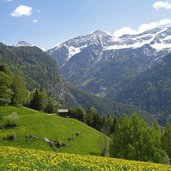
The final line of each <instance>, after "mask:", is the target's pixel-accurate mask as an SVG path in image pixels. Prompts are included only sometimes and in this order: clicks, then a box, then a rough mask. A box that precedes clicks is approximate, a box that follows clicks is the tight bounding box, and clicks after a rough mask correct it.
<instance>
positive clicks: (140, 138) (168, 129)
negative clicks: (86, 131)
mask: <svg viewBox="0 0 171 171" xmlns="http://www.w3.org/2000/svg"><path fill="white" fill-rule="evenodd" d="M110 156H112V157H117V158H124V159H131V160H140V161H153V162H156V163H167V164H169V163H170V160H171V125H166V126H165V127H164V128H161V127H160V126H159V124H158V123H157V122H154V123H153V124H152V125H148V124H147V122H145V121H144V120H143V119H142V118H141V117H139V115H138V114H136V113H133V114H132V116H131V117H130V118H129V117H128V116H126V115H123V116H121V117H120V119H118V120H117V123H116V125H115V129H114V132H113V134H112V141H111V144H110Z"/></svg>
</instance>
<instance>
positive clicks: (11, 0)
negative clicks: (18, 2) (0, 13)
mask: <svg viewBox="0 0 171 171" xmlns="http://www.w3.org/2000/svg"><path fill="white" fill-rule="evenodd" d="M4 1H6V2H13V1H14V0H4Z"/></svg>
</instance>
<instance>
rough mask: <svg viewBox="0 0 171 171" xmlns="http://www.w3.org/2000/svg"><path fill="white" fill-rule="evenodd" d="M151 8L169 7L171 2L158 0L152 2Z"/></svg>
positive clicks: (170, 7)
mask: <svg viewBox="0 0 171 171" xmlns="http://www.w3.org/2000/svg"><path fill="white" fill-rule="evenodd" d="M153 8H154V9H156V10H159V9H162V8H163V9H171V3H169V2H167V1H158V2H155V3H154V4H153Z"/></svg>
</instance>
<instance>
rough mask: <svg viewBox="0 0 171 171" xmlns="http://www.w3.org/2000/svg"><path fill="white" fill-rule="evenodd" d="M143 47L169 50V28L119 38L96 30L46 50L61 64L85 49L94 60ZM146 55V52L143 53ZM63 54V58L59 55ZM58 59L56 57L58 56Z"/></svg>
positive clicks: (158, 28)
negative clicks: (106, 52)
mask: <svg viewBox="0 0 171 171" xmlns="http://www.w3.org/2000/svg"><path fill="white" fill-rule="evenodd" d="M145 45H149V46H150V47H151V48H152V49H154V50H156V52H159V51H161V50H164V49H165V50H167V51H170V50H171V27H168V26H163V25H162V26H160V27H159V26H158V27H156V28H153V29H151V30H146V31H144V32H142V33H137V34H132V35H128V34H125V35H122V36H120V37H116V36H112V35H111V34H108V33H106V32H104V31H101V30H96V31H94V32H92V33H90V34H88V35H83V36H78V37H76V38H73V39H70V40H68V41H66V42H64V43H61V44H58V45H57V46H56V47H54V48H52V49H50V50H48V53H49V54H54V53H55V54H56V55H55V56H56V57H57V58H60V61H61V63H62V64H63V63H67V62H68V61H70V60H71V58H72V57H73V56H75V55H76V54H78V53H81V52H82V51H83V50H84V49H87V53H89V51H90V52H91V53H94V54H97V58H95V59H96V60H98V59H99V58H100V57H99V56H100V54H101V53H103V52H105V51H113V50H118V49H128V48H131V49H137V48H141V47H143V46H145ZM145 53H146V54H148V53H149V52H148V51H145ZM61 54H63V56H62V55H61ZM57 55H58V56H60V57H58V56H57Z"/></svg>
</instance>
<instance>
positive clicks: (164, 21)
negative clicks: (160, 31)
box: [158, 18, 171, 26]
mask: <svg viewBox="0 0 171 171" xmlns="http://www.w3.org/2000/svg"><path fill="white" fill-rule="evenodd" d="M158 24H159V26H162V25H170V24H171V19H169V18H166V19H163V20H160V21H159V23H158Z"/></svg>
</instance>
